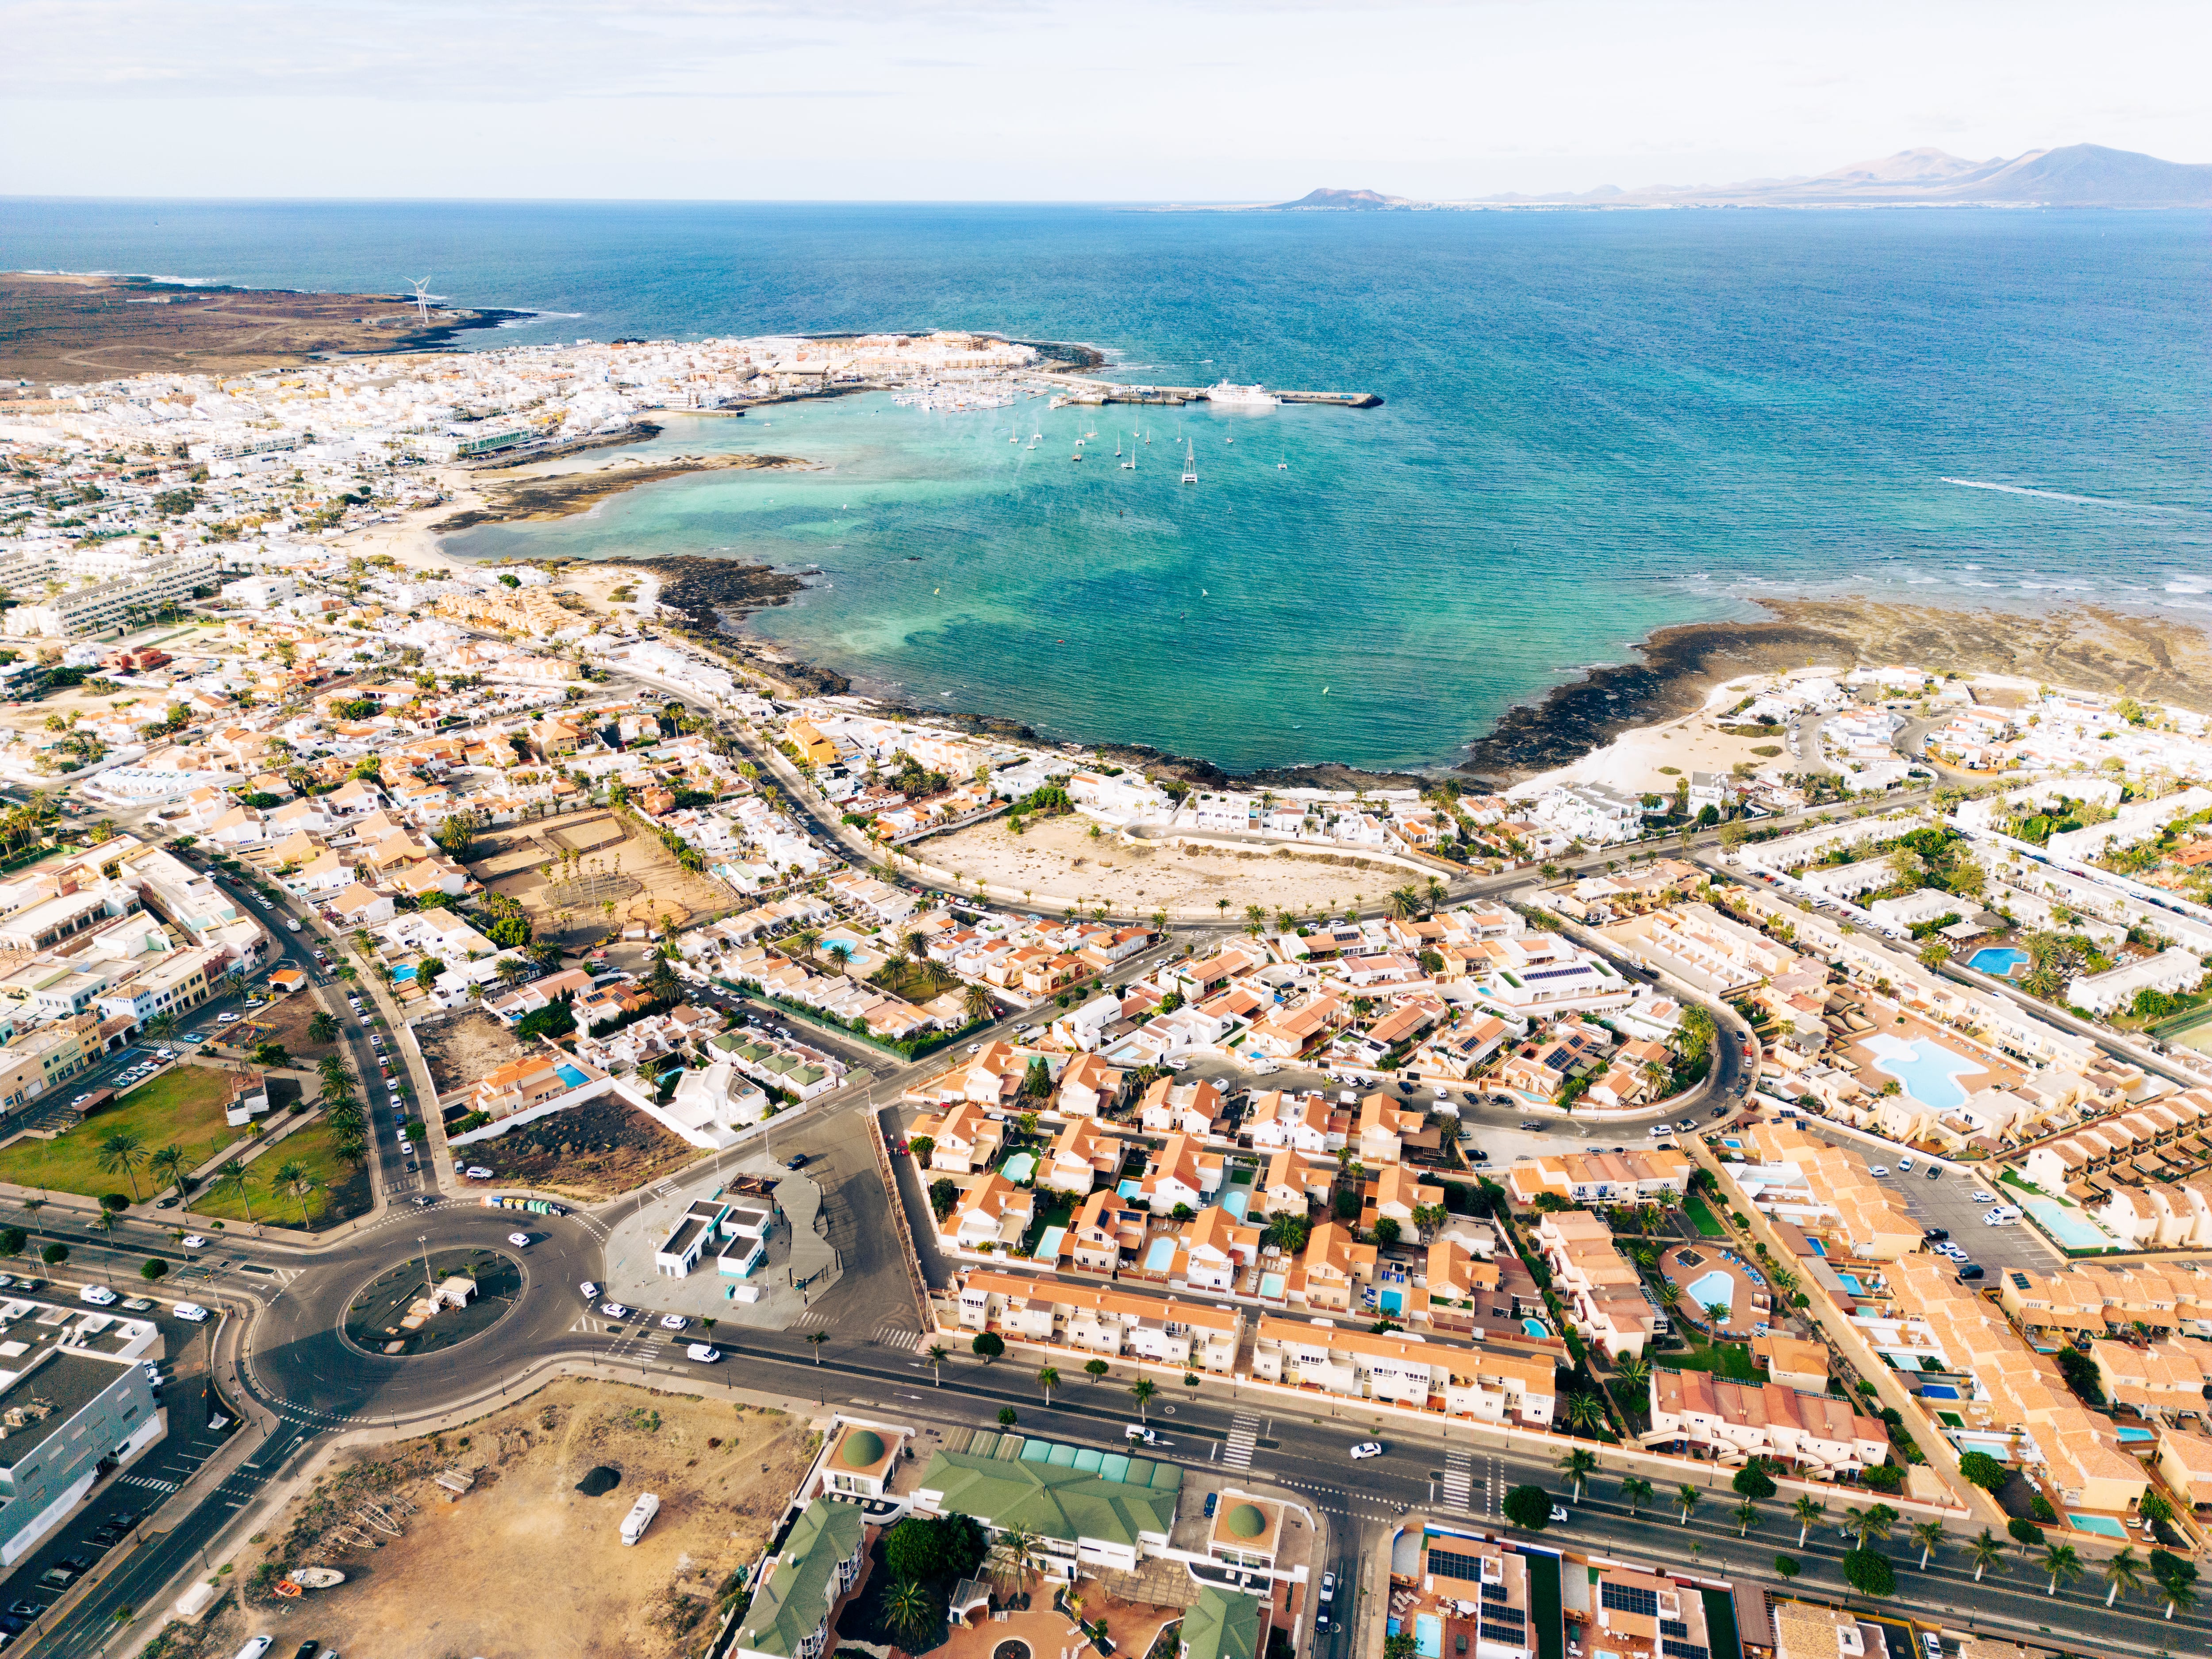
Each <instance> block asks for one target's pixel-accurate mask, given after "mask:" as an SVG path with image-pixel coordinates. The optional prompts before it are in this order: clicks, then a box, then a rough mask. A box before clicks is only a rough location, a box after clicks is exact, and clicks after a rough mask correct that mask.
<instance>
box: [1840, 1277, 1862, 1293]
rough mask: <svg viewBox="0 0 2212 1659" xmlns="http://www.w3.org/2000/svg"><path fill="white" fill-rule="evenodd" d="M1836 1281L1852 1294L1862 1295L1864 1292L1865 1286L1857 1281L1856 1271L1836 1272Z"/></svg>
mask: <svg viewBox="0 0 2212 1659" xmlns="http://www.w3.org/2000/svg"><path fill="white" fill-rule="evenodd" d="M1836 1283H1837V1284H1838V1285H1842V1286H1843V1287H1844V1289H1845V1290H1847V1291H1850V1293H1851V1294H1852V1295H1853V1296H1864V1295H1865V1294H1866V1286H1865V1285H1862V1284H1860V1283H1859V1276H1858V1275H1857V1273H1838V1274H1837V1275H1836Z"/></svg>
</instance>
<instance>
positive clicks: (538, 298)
mask: <svg viewBox="0 0 2212 1659" xmlns="http://www.w3.org/2000/svg"><path fill="white" fill-rule="evenodd" d="M733 182H734V183H738V184H741V183H742V181H733ZM2208 230H2212V222H2208V219H2207V216H2204V215H2203V214H2179V213H2170V214H2128V213H2100V212H2035V211H2020V212H1987V211H1965V210H1953V211H1929V210H1917V211H1895V212H1833V213H1809V212H1801V213H1790V212H1755V211H1754V212H1739V211H1708V212H1671V213H1669V212H1650V213H1606V214H1600V213H1504V212H1498V213H1434V214H1386V215H1375V216H1352V215H1261V214H1206V213H1195V214H1194V213H1175V214H1164V213H1149V212H1142V211H1121V210H1111V209H1103V208H1092V207H1067V208H1059V207H987V208H974V207H961V206H928V207H903V206H881V207H870V206H753V205H708V204H665V205H653V204H647V205H619V204H446V203H440V204H409V203H388V204H374V203H371V204H360V203H343V204H305V203H303V204H220V203H210V204H183V203H173V202H164V203H143V204H133V203H113V202H102V203H75V202H48V201H31V200H21V199H17V200H11V201H5V202H0V257H4V260H5V263H6V264H9V265H11V266H17V267H30V268H40V269H62V270H112V271H133V272H147V273H153V274H159V275H164V276H182V277H189V278H196V279H206V280H220V281H226V282H233V283H246V284H270V285H287V286H297V287H304V288H322V289H367V290H376V291H387V292H389V291H399V290H402V289H404V287H405V286H406V284H407V283H409V282H410V280H412V279H413V278H416V277H419V276H423V275H424V274H425V273H428V275H429V276H430V287H431V290H432V291H433V292H434V293H436V294H439V295H443V296H446V297H447V298H449V299H450V300H452V301H454V302H455V303H458V304H461V305H467V306H492V307H513V308H517V309H526V310H530V311H532V312H535V313H541V314H539V315H538V316H537V317H535V318H534V319H532V321H530V322H529V323H528V324H526V325H521V326H517V327H512V328H508V329H505V330H501V331H497V332H496V333H485V334H483V335H479V336H477V337H475V339H474V340H473V341H472V342H471V343H472V344H473V345H475V346H478V347H482V346H497V345H509V344H521V343H531V342H538V341H546V342H552V341H565V340H568V339H571V338H574V337H579V336H588V337H596V338H599V339H607V338H611V337H616V336H618V335H645V336H649V337H698V336H702V335H708V334H716V333H758V332H809V333H812V332H824V331H839V330H872V329H880V328H902V329H926V328H930V327H936V326H946V327H963V328H980V329H992V330H997V331H1003V332H1006V333H1009V334H1012V335H1016V336H1019V337H1032V338H1053V339H1066V340H1079V341H1085V342H1088V343H1093V344H1096V345H1098V346H1100V347H1103V348H1104V349H1106V350H1108V351H1109V353H1110V354H1111V355H1112V359H1113V370H1112V372H1113V373H1115V374H1119V375H1121V376H1122V377H1124V378H1127V379H1132V380H1147V381H1161V382H1166V383H1170V384H1203V383H1206V382H1209V381H1212V380H1217V379H1219V378H1221V377H1222V376H1224V375H1227V376H1229V377H1231V378H1232V379H1235V380H1240V381H1249V380H1259V381H1263V382H1265V383H1266V384H1267V385H1269V386H1294V387H1318V388H1328V389H1358V390H1362V391H1373V392H1379V393H1381V394H1382V395H1383V398H1385V399H1386V402H1385V404H1384V405H1383V407H1382V408H1380V409H1377V410H1365V411H1347V410H1333V409H1290V408H1285V409H1283V410H1278V411H1276V412H1274V413H1273V414H1267V415H1260V416H1231V415H1227V414H1224V413H1216V412H1213V411H1211V410H1206V409H1205V408H1204V407H1202V406H1201V407H1197V408H1194V409H1192V410H1184V411H1181V412H1180V413H1178V412H1176V411H1166V410H1152V411H1146V413H1145V414H1144V415H1143V416H1141V417H1140V416H1138V415H1137V414H1135V413H1133V411H1130V410H1127V409H1123V408H1120V407H1113V408H1107V409H1097V410H1058V411H1053V412H1050V413H1047V412H1046V410H1045V408H1044V405H1043V404H1042V403H1035V404H1021V405H1018V406H1017V408H1016V409H1015V410H1010V411H1001V412H998V413H995V414H994V413H977V414H966V415H945V414H925V413H923V412H921V411H919V410H910V409H900V408H897V407H896V406H894V405H893V404H891V402H890V399H889V398H886V397H867V398H855V399H846V400H842V401H841V402H838V403H836V404H821V405H816V406H814V407H812V408H809V409H805V410H796V409H794V410H789V411H785V410H777V411H775V412H774V413H773V414H772V415H763V414H756V415H754V416H747V417H746V418H744V419H743V420H696V419H683V420H677V421H674V422H671V424H670V426H669V429H668V431H667V432H666V433H665V435H664V436H663V437H662V438H661V439H660V440H659V441H657V443H658V447H661V448H676V449H684V450H696V449H700V448H749V449H759V450H765V451H770V452H773V453H784V454H793V455H799V456H804V457H806V458H807V459H814V460H818V461H822V462H825V463H827V464H829V471H823V472H818V473H811V474H805V475H794V474H789V473H783V474H774V475H765V474H752V475H721V476H715V477H702V478H700V479H695V480H684V481H678V482H676V483H670V484H665V485H661V486H655V487H653V488H651V489H646V490H641V491H638V492H634V493H633V494H632V495H628V496H624V497H621V498H618V499H617V500H616V501H612V502H610V503H608V504H606V505H605V506H604V507H600V508H599V509H598V510H596V511H595V512H593V513H591V514H589V515H587V516H586V517H583V518H580V519H576V520H568V521H564V522H562V523H560V524H557V525H551V526H530V527H526V528H516V529H509V530H488V531H479V532H473V533H471V535H469V536H466V537H464V538H455V539H454V540H453V542H452V543H451V544H450V545H451V547H452V549H453V550H454V551H456V552H460V553H465V554H470V555H474V556H501V555H506V554H516V553H532V552H542V553H560V554H566V555H578V556H592V555H611V554H620V553H653V552H695V553H719V554H726V555H727V556H732V557H739V558H744V559H762V560H766V561H769V562H773V563H776V564H779V565H785V566H792V567H799V566H819V567H820V568H822V571H823V576H822V579H821V580H820V582H819V583H818V584H817V586H814V587H813V588H811V590H810V591H809V592H808V593H807V594H806V595H805V598H804V599H802V600H801V601H800V602H799V603H797V604H795V605H791V606H788V607H784V608H780V609H778V610H775V611H770V612H768V613H764V614H763V615H762V616H761V617H757V619H756V621H755V623H754V624H753V625H754V626H755V627H756V628H757V630H758V631H759V632H761V633H762V634H763V635H769V636H771V637H773V638H775V640H777V641H782V642H785V643H787V645H788V646H789V647H790V648H791V649H792V650H793V652H795V653H799V654H802V655H805V656H807V657H809V658H811V659H816V660H819V661H822V662H825V663H828V664H829V665H833V666H836V667H837V668H839V669H841V670H842V671H846V672H848V673H849V674H851V675H853V676H854V678H855V679H856V680H857V681H859V682H860V683H861V684H863V685H866V686H868V687H870V688H872V689H880V690H888V691H891V692H894V693H896V694H897V695H900V696H905V697H908V698H910V699H913V700H915V701H918V702H935V703H940V704H944V705H945V706H951V707H959V708H973V709H979V710H983V711H986V712H990V713H996V714H1010V715H1014V716H1018V717H1019V718H1022V719H1025V720H1030V721H1032V722H1033V723H1035V724H1036V725H1037V726H1039V727H1040V728H1042V729H1043V730H1046V731H1048V732H1054V733H1056V734H1062V735H1069V736H1074V735H1081V736H1085V737H1090V738H1126V739H1135V740H1140V741H1147V742H1152V743H1155V744H1160V745H1162V746H1163V747H1165V748H1169V749H1172V750H1178V751H1181V752H1182V753H1186V754H1195V755H1202V756H1205V757H1208V758H1210V759H1213V760H1215V761H1218V762H1219V763H1223V764H1225V765H1226V766H1229V767H1231V768H1232V769H1237V768H1249V767H1255V766H1262V765H1270V764H1290V763H1298V762H1305V761H1326V760H1340V761H1346V762H1351V763H1358V764H1362V765H1368V766H1377V767H1381V766H1400V765H1424V764H1435V763H1449V762H1450V761H1451V760H1453V759H1454V758H1455V756H1456V754H1457V752H1458V750H1459V748H1460V746H1461V745H1462V744H1464V743H1465V742H1467V741H1468V739H1470V738H1474V737H1475V736H1477V735H1479V734H1480V732H1483V731H1484V730H1486V728H1487V726H1488V725H1489V723H1490V721H1491V720H1492V719H1493V718H1494V717H1495V716H1496V715H1497V714H1498V712H1499V711H1500V710H1502V709H1503V708H1505V707H1507V706H1508V705H1509V704H1510V703H1513V702H1520V701H1525V700H1527V699H1529V698H1531V697H1534V696H1539V695H1541V692H1542V691H1543V690H1545V689H1546V688H1547V687H1548V686H1549V685H1551V684H1556V683H1557V682H1558V681H1559V680H1560V679H1562V678H1567V677H1570V676H1572V675H1574V674H1576V673H1578V672H1579V671H1582V670H1583V669H1584V668H1586V667H1588V666H1589V665H1592V664H1595V663H1600V662H1617V661H1621V660H1625V659H1627V658H1628V657H1629V656H1630V654H1631V647H1632V645H1633V644H1634V642H1635V641H1637V640H1638V638H1640V637H1642V636H1643V635H1644V634H1645V633H1647V632H1648V631H1649V630H1650V629H1652V628H1654V627H1656V626H1659V625H1662V624H1664V623H1671V622H1685V621H1693V620H1701V619H1708V618H1714V617H1729V616H1749V615H1753V614H1755V611H1754V609H1753V605H1752V603H1751V601H1752V600H1753V599H1755V598H1756V597H1757V596H1759V595H1760V594H1762V593H1767V594H1833V593H1838V592H1855V593H1865V594H1869V595H1873V596H1876V597H1879V598H1881V599H1892V600H1901V601H1908V602H1920V603H1927V604H1936V605H2014V606H2022V607H2028V608H2035V609H2041V608H2045V607H2048V606H2051V605H2056V604H2059V603H2062V602H2064V601H2067V600H2074V599H2094V600H2098V601H2102V602H2107V603H2114V604H2121V605H2132V606H2138V607H2144V608H2156V609H2171V610H2173V611H2177V612H2178V613H2179V614H2183V615H2188V616H2196V615H2198V614H2200V613H2205V612H2212V487H2208V483H2207V469H2206V465H2205V460H2206V439H2207V429H2206V411H2207V408H2208V401H2212V400H2208V397H2207V392H2208V390H2212V370H2208V364H2212V352H2208V347H2212V306H2208V305H2207V303H2206V296H2207V294H2208V291H2209V290H2208V283H2207V277H2208V275H2212V270H2209V269H2208V268H2209V267H2212V254H2208V247H2212V243H2208V236H2207V233H2208ZM1138 426H1141V427H1142V428H1144V429H1145V430H1146V431H1147V432H1149V434H1150V435H1151V436H1152V443H1151V444H1150V445H1149V446H1147V447H1140V448H1139V466H1138V468H1137V469H1136V470H1135V471H1133V472H1130V471H1124V470H1122V469H1121V468H1118V467H1116V466H1115V465H1112V462H1111V459H1110V455H1102V454H1101V453H1100V452H1102V451H1110V449H1111V447H1113V445H1114V443H1115V440H1116V438H1117V437H1118V438H1120V439H1121V440H1122V441H1130V440H1131V439H1132V438H1133V436H1134V434H1133V428H1135V427H1138ZM1035 430H1042V432H1043V433H1044V434H1045V438H1046V441H1045V442H1044V443H1043V444H1042V445H1041V446H1040V447H1038V448H1037V449H1036V450H1035V451H1030V449H1028V448H1027V439H1028V435H1029V433H1030V431H1035ZM1089 431H1096V432H1097V433H1098V434H1099V437H1098V439H1097V440H1096V441H1093V442H1092V443H1091V444H1090V445H1088V446H1086V447H1087V449H1088V450H1089V452H1090V453H1091V458H1092V459H1091V462H1089V463H1087V464H1085V465H1082V466H1075V465H1070V464H1069V463H1068V461H1067V459H1066V457H1067V455H1068V454H1069V453H1071V450H1072V447H1073V439H1074V438H1075V437H1076V436H1077V435H1079V434H1081V433H1085V432H1089ZM1010 436H1013V437H1018V438H1020V439H1021V440H1022V441H1021V442H1020V443H1010V442H1009V441H1008V439H1009V437H1010ZM1232 439H1233V440H1234V441H1233V442H1232V441H1231V440H1232ZM1181 441H1188V442H1189V444H1190V445H1191V446H1192V447H1193V448H1194V450H1195V451H1196V453H1197V456H1198V462H1199V470H1200V475H1201V482H1200V484H1199V485H1198V486H1197V487H1196V488H1189V487H1186V486H1183V485H1182V484H1181V483H1179V482H1178V479H1179V476H1180V471H1181V468H1180V465H1178V464H1177V462H1178V460H1179V457H1180V455H1181V453H1182V448H1181ZM1170 449H1172V450H1173V451H1174V453H1173V454H1170ZM1102 460H1103V461H1104V463H1105V464H1104V465H1099V464H1098V463H1099V462H1100V461H1102ZM1279 463H1283V464H1285V465H1278V464H1279Z"/></svg>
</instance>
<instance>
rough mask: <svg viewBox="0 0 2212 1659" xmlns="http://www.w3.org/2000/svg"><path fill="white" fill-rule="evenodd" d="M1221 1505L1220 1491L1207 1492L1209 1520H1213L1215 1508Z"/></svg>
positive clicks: (1207, 1515)
mask: <svg viewBox="0 0 2212 1659" xmlns="http://www.w3.org/2000/svg"><path fill="white" fill-rule="evenodd" d="M1220 1507H1221V1494H1220V1493H1219V1492H1208V1493H1206V1519H1207V1520H1209V1521H1211V1520H1212V1519H1213V1512H1214V1510H1217V1509H1218V1508H1220Z"/></svg>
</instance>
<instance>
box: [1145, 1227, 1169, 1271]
mask: <svg viewBox="0 0 2212 1659" xmlns="http://www.w3.org/2000/svg"><path fill="white" fill-rule="evenodd" d="M1175 1253H1176V1242H1175V1235H1174V1234H1173V1233H1162V1234H1161V1235H1160V1236H1159V1237H1158V1238H1156V1239H1154V1240H1153V1241H1152V1243H1150V1244H1147V1245H1146V1247H1145V1271H1146V1273H1165V1272H1166V1271H1167V1270H1168V1269H1169V1268H1170V1267H1173V1266H1174V1265H1175Z"/></svg>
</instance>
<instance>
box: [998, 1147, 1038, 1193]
mask: <svg viewBox="0 0 2212 1659" xmlns="http://www.w3.org/2000/svg"><path fill="white" fill-rule="evenodd" d="M999 1173H1000V1175H1002V1176H1006V1179H1007V1180H1009V1181H1011V1182H1014V1183H1015V1184H1016V1185H1019V1184H1020V1183H1021V1182H1024V1181H1027V1180H1028V1179H1029V1178H1030V1176H1032V1175H1034V1174H1036V1158H1035V1157H1034V1156H1033V1155H1032V1154H1030V1153H1028V1152H1016V1153H1015V1154H1014V1155H1013V1156H1012V1158H1008V1159H1007V1160H1006V1162H1005V1163H1004V1164H1000V1166H999Z"/></svg>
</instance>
